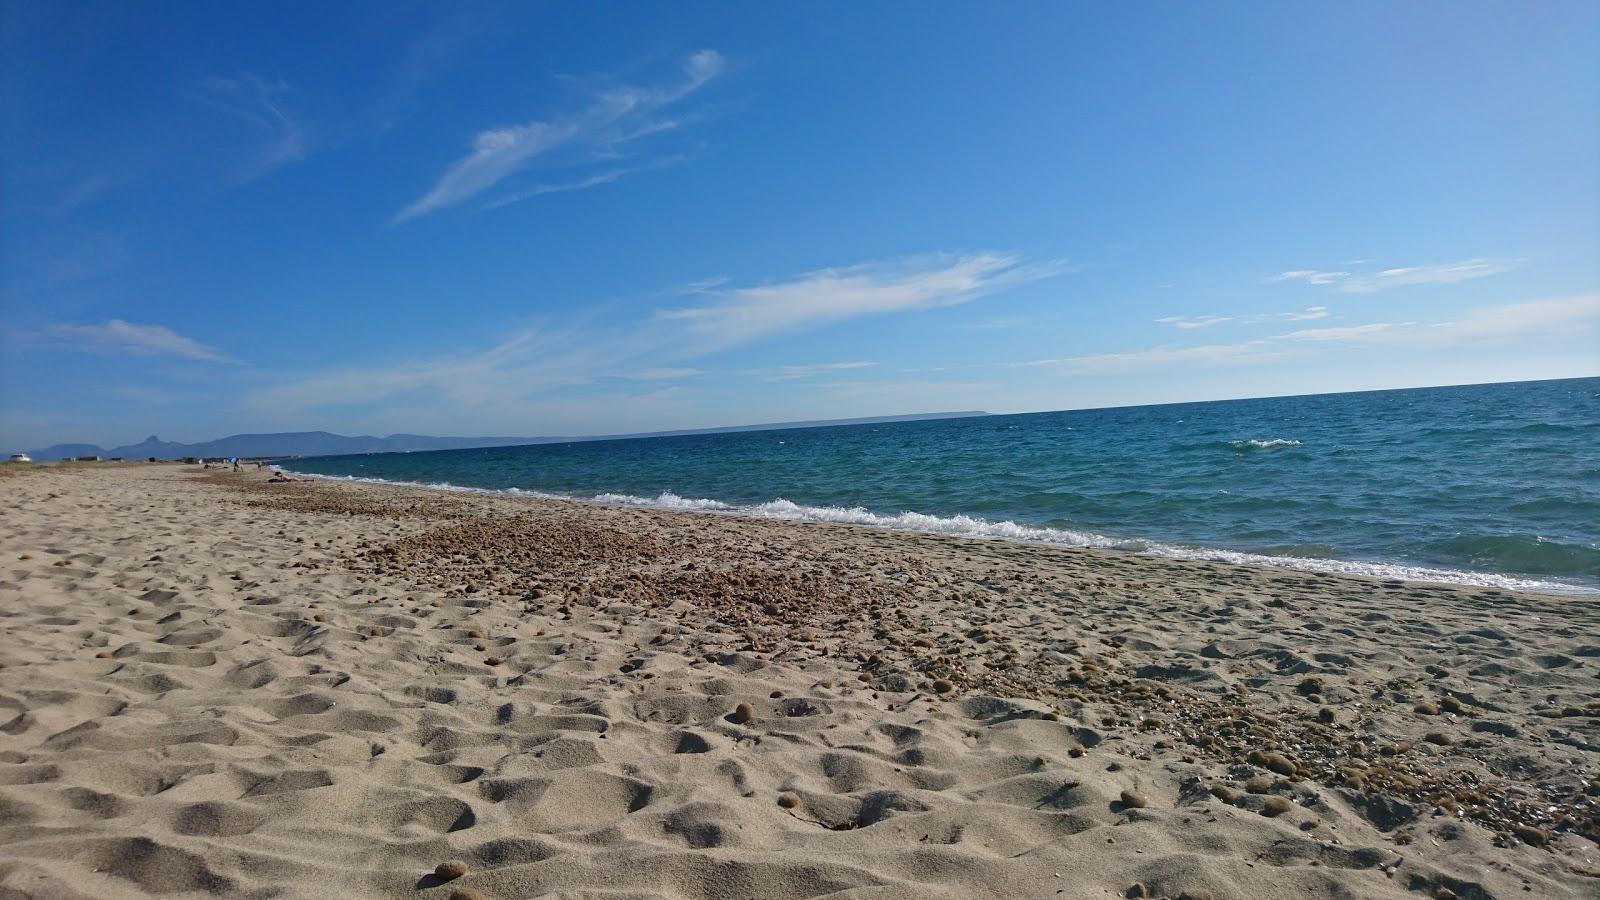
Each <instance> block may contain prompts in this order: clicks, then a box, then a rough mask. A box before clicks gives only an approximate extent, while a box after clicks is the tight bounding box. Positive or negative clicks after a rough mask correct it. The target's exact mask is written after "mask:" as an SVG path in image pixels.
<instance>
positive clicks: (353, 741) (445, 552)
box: [0, 465, 1600, 900]
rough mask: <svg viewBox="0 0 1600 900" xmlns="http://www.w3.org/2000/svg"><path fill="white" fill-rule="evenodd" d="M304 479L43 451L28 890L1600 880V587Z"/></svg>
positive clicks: (31, 491) (1453, 885) (1073, 886)
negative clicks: (1178, 555)
mask: <svg viewBox="0 0 1600 900" xmlns="http://www.w3.org/2000/svg"><path fill="white" fill-rule="evenodd" d="M263 477H264V476H263V475H262V474H261V473H258V472H248V473H244V474H241V475H234V474H231V473H223V474H218V473H215V472H201V471H200V470H198V469H196V468H193V467H180V466H168V465H152V466H126V467H107V468H87V469H76V470H74V469H65V468H63V469H57V470H51V469H40V470H37V471H32V472H27V473H23V474H6V475H4V476H3V477H0V492H3V493H4V498H5V517H4V530H3V533H0V662H3V663H4V666H5V667H4V668H3V669H0V897H93V898H97V900H110V898H120V897H138V896H146V895H149V894H162V895H182V894H185V893H189V894H196V895H198V894H203V893H210V894H223V895H229V896H241V897H327V896H348V897H361V896H384V897H421V898H431V897H437V898H444V897H450V896H458V897H461V898H471V897H478V896H482V897H488V898H510V897H534V896H553V897H608V898H616V897H812V896H819V895H829V896H841V897H871V898H916V900H926V898H932V897H951V898H973V897H1052V898H1053V897H1065V898H1075V897H1093V898H1106V897H1127V896H1150V897H1174V898H1176V897H1189V898H1202V897H1213V898H1234V897H1240V898H1271V897H1452V896H1453V897H1462V898H1469V897H1524V896H1537V897H1563V896H1594V895H1595V894H1594V892H1595V891H1596V889H1597V886H1600V854H1597V852H1596V845H1595V843H1594V840H1595V839H1596V838H1600V812H1597V810H1600V807H1597V801H1600V797H1597V796H1596V795H1597V793H1600V788H1597V783H1600V681H1597V677H1596V676H1597V673H1600V611H1597V608H1596V606H1595V604H1594V602H1593V600H1592V599H1584V598H1562V597H1543V596H1534V595H1525V594H1511V593H1507V592H1503V591H1498V590H1490V589H1479V588H1458V587H1441V586H1429V585H1419V584H1409V583H1400V582H1381V581H1376V580H1372V579H1358V578H1344V577H1334V576H1326V575H1317V574H1310V573H1305V572H1297V571H1292V570H1287V569H1265V568H1246V567H1239V566H1232V565H1225V564H1213V563H1205V562H1192V561H1173V560H1164V559H1156V558H1150V557H1144V556H1139V555H1134V554H1127V553H1114V552H1104V551H1088V550H1071V549H1053V548H1043V547H1038V546H1026V545H1020V544H1008V543H1002V542H992V541H976V540H967V539H956V538H946V537H936V536H927V535H916V534H910V533H904V532H892V531H883V530H874V529H868V528H860V527H855V526H837V525H817V524H799V523H790V522H780V521H764V520H751V519H741V518H735V517H730V516H712V515H697V514H690V513H669V512H661V511H655V510H642V509H619V508H607V507H599V506H592V505H586V504H579V503H568V502H561V501H549V500H529V499H514V498H496V497H486V496H478V495H462V494H451V493H444V492H434V491H424V490H420V489H402V488H395V487H380V486H369V485H354V484H334V483H326V482H317V483H305V482H302V483H294V484H282V485H272V484H264V483H262V480H263ZM448 861H458V862H459V863H461V864H462V866H461V867H460V868H461V869H464V874H459V875H458V877H441V876H440V875H436V874H434V871H435V867H436V866H439V865H440V864H441V863H445V862H448ZM457 874H458V873H457V871H456V870H451V869H446V870H445V875H446V876H455V875H457ZM474 892H475V893H474Z"/></svg>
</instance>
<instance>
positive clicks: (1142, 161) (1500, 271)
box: [0, 0, 1600, 450]
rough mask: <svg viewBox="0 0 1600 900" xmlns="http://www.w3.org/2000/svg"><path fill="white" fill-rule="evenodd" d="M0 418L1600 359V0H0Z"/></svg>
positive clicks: (884, 398)
mask: <svg viewBox="0 0 1600 900" xmlns="http://www.w3.org/2000/svg"><path fill="white" fill-rule="evenodd" d="M0 15H3V20H0V21H3V27H0V91H3V93H0V114H3V123H4V124H3V135H0V323H3V324H0V445H4V446H3V447H0V449H5V450H10V449H20V448H32V447H40V446H44V445H46V444H49V443H53V442H57V441H87V442H93V443H99V444H102V445H105V446H112V445H116V444H121V443H130V442H134V441H137V440H139V439H141V438H143V437H145V436H147V435H150V434H158V435H160V436H161V437H162V438H164V439H167V440H178V441H198V440H206V439H211V438H215V437H219V436H222V435H226V434H232V433H238V432H268V431H291V430H313V429H326V430H329V431H334V432H338V433H342V434H380V435H381V434H388V433H391V432H412V433H423V434H450V435H525V436H535V435H548V434H568V435H571V434H604V433H619V432H641V431H650V430H665V429H675V428H694V427H711V426H719V425H736V424H745V423H754V422H772V421H791V420H806V419H824V418H843V417H853V416H869V415H891V414H903V413H917V412H931V411H939V410H969V409H982V410H988V411H991V412H1021V411H1037V410H1053V409H1068V408H1083V407H1099V406H1118V405H1127V404H1138V403H1161V402H1177V401H1188V400H1202V399H1221V398H1232V397H1246V396H1270V395H1281V394H1297V393H1317V392H1327V391H1347V390H1364V389H1372V388H1389V387H1408V386H1422V385H1436V384H1456V383H1473V382H1490V381H1512V380H1524V379H1536V378H1555V377H1572V376H1588V375H1597V374H1600V89H1597V85H1600V53H1597V52H1596V47H1600V4H1595V3H1592V2H1574V3H1557V2H1534V3H1528V4H1511V3H1486V2H1464V3H1463V2H1445V3H1430V2H1407V3H1366V2H1355V3H1348V4H1313V3H1301V2H1286V3H1271V4H1268V3H1211V2H1195V3H1178V2H1147V3H1136V4H1089V3H1021V2H1008V3H999V4H976V3H972V4H954V3H941V4H934V5H932V6H929V5H927V4H911V3H894V2H879V3H871V4H842V3H818V4H746V3H726V4H721V3H692V4H638V3H615V4H612V3H601V2H595V3H583V4H555V3H548V4H535V3H520V2H518V3H504V4H496V3H484V4H473V3H463V4H437V3H415V4H407V3H402V2H383V3H357V2H352V3H339V4H310V3H294V2H291V3H282V4H215V3H152V2H134V3H128V2H114V3H93V2H84V3H71V4H65V3H57V4H41V3H34V2H14V0H0Z"/></svg>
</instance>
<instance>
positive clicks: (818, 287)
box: [245, 254, 1064, 418]
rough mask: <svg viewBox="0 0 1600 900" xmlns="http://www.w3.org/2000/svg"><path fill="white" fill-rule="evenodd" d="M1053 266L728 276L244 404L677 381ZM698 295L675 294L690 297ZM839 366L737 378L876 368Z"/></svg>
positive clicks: (542, 393)
mask: <svg viewBox="0 0 1600 900" xmlns="http://www.w3.org/2000/svg"><path fill="white" fill-rule="evenodd" d="M1063 268H1064V267H1063V266H1062V265H1060V264H1056V263H1041V264H1027V263H1024V262H1023V261H1022V259H1021V258H1020V257H1017V256H1011V255H996V254H968V255H962V256H938V257H920V258H918V259H916V260H909V261H908V260H902V261H899V262H895V263H876V264H870V265H862V266H853V267H850V268H846V269H827V270H822V271H819V272H813V273H809V274H807V275H802V276H800V277H798V278H794V279H791V280H788V281H783V282H779V283H775V284H769V285H764V286H761V287H753V288H732V287H728V286H727V283H726V281H725V280H723V279H708V280H705V281H702V282H699V283H697V284H695V285H693V286H691V288H692V293H693V295H694V296H697V297H701V298H703V299H704V303H703V304H702V305H701V306H699V307H696V308H695V309H694V310H692V311H689V310H675V311H672V312H669V313H666V314H661V313H658V314H655V315H649V316H646V317H644V318H642V319H640V320H637V321H635V322H633V323H617V322H615V321H608V322H607V323H606V324H605V325H604V326H601V325H599V324H597V323H575V324H569V325H567V326H565V327H561V328H554V327H543V326H541V327H537V328H528V329H525V330H522V331H519V332H517V333H516V334H514V335H512V336H511V337H509V338H507V339H505V340H503V341H501V342H499V343H498V344H495V345H493V346H491V347H489V348H488V349H487V350H478V351H474V350H472V349H470V348H466V349H463V350H461V351H459V352H456V353H451V354H447V355H442V356H438V357H435V358H433V359H423V360H418V361H410V362H405V363H397V364H389V365H377V366H369V367H362V368H347V369H340V370H332V371H326V372H320V373H310V374H302V375H297V376H294V377H289V378H285V379H282V380H281V381H279V382H278V383H276V384H274V385H273V386H271V387H269V388H264V389H262V390H260V391H256V392H254V393H252V394H250V395H249V396H247V397H246V398H245V402H246V406H247V407H249V408H250V409H252V410H254V411H257V412H258V413H259V414H260V415H262V416H267V415H269V414H271V415H278V416H287V415H294V414H298V413H302V412H304V411H309V410H343V409H350V408H368V409H380V408H381V409H384V410H391V411H392V410H395V409H400V408H405V409H412V410H416V409H431V410H436V411H438V414H437V415H436V416H435V418H444V417H446V416H447V415H466V414H483V415H489V414H496V415H498V414H499V413H496V412H495V411H496V410H504V409H507V408H512V407H515V408H519V409H531V408H533V406H534V405H536V404H547V403H553V402H556V398H558V397H560V396H562V395H563V392H565V391H567V389H569V388H579V387H581V388H584V389H586V390H587V389H594V386H595V385H596V384H597V383H598V382H600V381H601V380H612V381H613V383H614V382H615V380H617V379H622V380H631V381H639V382H678V381H685V380H687V379H691V378H695V377H709V376H713V375H715V374H717V373H713V372H705V371H703V370H702V369H700V368H698V367H694V366H691V365H690V363H692V362H694V361H695V360H696V359H698V358H700V357H705V356H709V355H711V354H713V353H716V352H717V351H720V350H725V349H728V348H730V347H733V346H735V345H737V344H740V343H745V342H748V341H752V340H755V339H757V338H763V337H773V336H776V335H778V334H780V333H785V332H789V331H793V330H796V329H800V328H805V327H810V326H814V325H818V324H821V323H824V322H836V321H841V320H844V319H848V318H851V317H854V316H864V315H882V314H888V313H894V312H907V311H913V310H919V309H928V308H934V307H938V306H947V305H950V304H953V303H961V302H965V301H968V300H972V299H973V298H975V297H978V296H981V295H983V294H986V293H990V292H994V291H998V290H1001V289H1003V288H1005V287H1007V286H1010V285H1015V284H1021V283H1023V282H1026V281H1032V280H1035V279H1038V278H1043V277H1046V276H1047V275H1049V274H1053V273H1055V272H1058V271H1061V270H1062V269H1063ZM691 288H681V287H680V288H678V289H676V290H675V291H674V292H673V294H674V295H676V296H682V295H683V294H684V293H685V291H689V290H691ZM873 365H874V363H871V362H863V361H853V360H847V361H841V362H825V363H811V364H793V365H781V366H772V367H768V368H763V369H757V370H749V371H743V372H738V373H731V374H737V375H742V376H745V377H757V378H763V379H769V380H775V381H781V380H792V379H802V378H811V377H815V376H818V375H823V374H826V373H839V372H842V371H849V370H860V369H865V368H868V367H870V366H873Z"/></svg>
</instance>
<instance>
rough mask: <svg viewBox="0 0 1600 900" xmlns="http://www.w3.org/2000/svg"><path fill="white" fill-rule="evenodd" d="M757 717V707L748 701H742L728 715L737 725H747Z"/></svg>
mask: <svg viewBox="0 0 1600 900" xmlns="http://www.w3.org/2000/svg"><path fill="white" fill-rule="evenodd" d="M755 717H756V708H755V707H753V706H751V705H750V704H748V703H741V704H739V705H738V706H735V707H734V708H733V712H732V713H731V714H729V716H728V721H730V722H732V723H733V724H735V725H745V724H748V723H749V722H750V720H751V719H754V718H755Z"/></svg>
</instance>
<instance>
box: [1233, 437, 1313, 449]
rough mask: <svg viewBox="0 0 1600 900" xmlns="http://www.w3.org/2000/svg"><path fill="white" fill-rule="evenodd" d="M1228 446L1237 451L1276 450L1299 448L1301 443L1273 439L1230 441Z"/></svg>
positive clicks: (1285, 439)
mask: <svg viewBox="0 0 1600 900" xmlns="http://www.w3.org/2000/svg"><path fill="white" fill-rule="evenodd" d="M1228 446H1230V447H1232V448H1233V449H1235V450H1275V449H1277V448H1278V447H1299V446H1301V443H1300V441H1293V440H1289V439H1287V438H1272V439H1271V440H1266V441H1262V440H1257V439H1255V438H1251V439H1250V440H1247V441H1229V442H1228Z"/></svg>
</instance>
